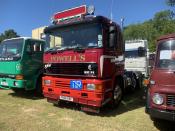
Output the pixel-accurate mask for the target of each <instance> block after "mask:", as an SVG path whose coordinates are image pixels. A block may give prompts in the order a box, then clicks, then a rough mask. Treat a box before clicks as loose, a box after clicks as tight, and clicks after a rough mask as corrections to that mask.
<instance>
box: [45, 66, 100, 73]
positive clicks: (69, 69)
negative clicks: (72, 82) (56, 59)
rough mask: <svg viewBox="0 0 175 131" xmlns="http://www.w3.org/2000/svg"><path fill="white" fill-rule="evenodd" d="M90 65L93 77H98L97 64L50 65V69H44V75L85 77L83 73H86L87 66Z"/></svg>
mask: <svg viewBox="0 0 175 131" xmlns="http://www.w3.org/2000/svg"><path fill="white" fill-rule="evenodd" d="M89 65H91V67H92V70H93V71H94V75H93V76H97V75H98V67H97V63H52V64H51V66H50V67H47V68H45V71H44V72H45V73H46V74H53V75H70V76H72V75H79V76H85V74H84V72H85V71H88V70H89V69H88V66H89Z"/></svg>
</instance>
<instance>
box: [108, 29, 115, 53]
mask: <svg viewBox="0 0 175 131" xmlns="http://www.w3.org/2000/svg"><path fill="white" fill-rule="evenodd" d="M117 37H118V35H117V28H116V26H111V27H109V33H108V40H109V42H108V43H107V48H108V49H110V50H111V49H115V48H117V44H118V41H117Z"/></svg>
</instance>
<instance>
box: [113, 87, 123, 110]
mask: <svg viewBox="0 0 175 131" xmlns="http://www.w3.org/2000/svg"><path fill="white" fill-rule="evenodd" d="M122 96H123V91H122V89H121V87H120V85H118V84H117V85H116V86H115V88H114V91H113V102H112V104H113V107H116V106H118V104H119V103H120V101H121V99H122Z"/></svg>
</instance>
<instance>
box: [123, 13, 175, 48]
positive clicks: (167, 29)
mask: <svg viewBox="0 0 175 131" xmlns="http://www.w3.org/2000/svg"><path fill="white" fill-rule="evenodd" d="M174 27H175V21H174V14H173V12H172V11H170V10H165V11H161V12H158V13H156V14H155V15H154V17H153V18H152V19H150V20H148V21H145V22H143V23H139V24H135V25H129V26H127V27H125V28H124V38H125V40H131V39H147V40H148V45H149V50H150V51H155V42H156V39H157V38H158V37H159V36H161V35H164V34H169V33H173V32H175V28H174Z"/></svg>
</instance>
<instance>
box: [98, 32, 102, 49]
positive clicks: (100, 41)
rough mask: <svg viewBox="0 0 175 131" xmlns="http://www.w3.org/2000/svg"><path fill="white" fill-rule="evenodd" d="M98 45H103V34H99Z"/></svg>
mask: <svg viewBox="0 0 175 131" xmlns="http://www.w3.org/2000/svg"><path fill="white" fill-rule="evenodd" d="M98 47H102V35H98Z"/></svg>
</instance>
